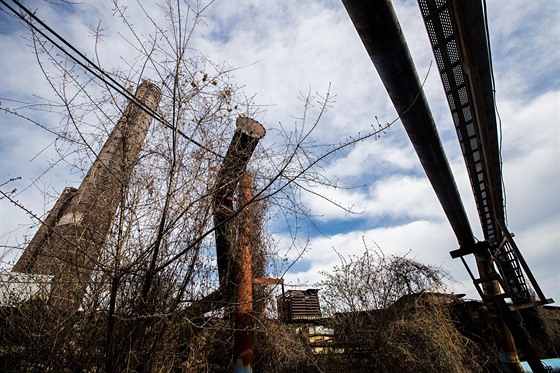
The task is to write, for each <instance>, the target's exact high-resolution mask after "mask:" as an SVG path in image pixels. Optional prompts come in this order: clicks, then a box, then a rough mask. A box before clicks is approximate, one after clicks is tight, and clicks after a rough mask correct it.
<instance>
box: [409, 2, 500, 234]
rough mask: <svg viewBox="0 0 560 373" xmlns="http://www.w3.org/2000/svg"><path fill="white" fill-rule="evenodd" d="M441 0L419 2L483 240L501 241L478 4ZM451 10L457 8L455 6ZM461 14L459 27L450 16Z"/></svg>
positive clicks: (497, 157) (491, 109) (495, 142)
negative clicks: (458, 28)
mask: <svg viewBox="0 0 560 373" xmlns="http://www.w3.org/2000/svg"><path fill="white" fill-rule="evenodd" d="M451 3H452V2H449V3H448V2H447V1H446V0H419V4H420V9H421V11H422V16H423V18H424V22H425V24H426V28H427V30H428V34H429V37H430V42H431V44H432V48H433V51H434V56H435V58H436V61H437V66H438V70H439V73H440V76H441V79H442V83H443V86H444V90H445V93H446V95H447V101H448V103H449V108H450V109H451V114H452V116H453V121H454V124H455V128H456V130H457V136H458V138H459V142H460V144H461V150H462V152H463V156H464V158H465V163H466V166H467V170H468V173H469V178H470V181H471V186H472V189H473V192H474V196H475V201H476V205H477V208H478V214H479V217H480V221H481V224H482V229H483V232H484V236H485V239H486V240H487V241H488V242H490V243H495V242H498V243H499V241H500V240H501V232H500V230H499V227H498V224H501V223H503V221H504V203H503V193H502V184H501V180H502V179H501V165H500V153H499V147H498V135H497V126H496V115H495V107H494V97H493V87H492V75H491V73H492V69H491V64H490V56H489V49H488V40H487V36H486V27H485V22H484V16H483V12H482V11H483V10H482V5H481V3H480V1H465V2H462V3H461V4H460V5H459V7H461V9H454V8H453V6H452V4H451ZM455 8H457V6H455ZM454 12H460V13H461V17H460V19H461V21H459V22H455V23H460V24H461V28H462V29H464V31H465V32H464V33H462V34H458V33H460V32H461V31H458V30H456V28H457V27H455V25H454V23H452V22H453V21H452V17H453V14H454Z"/></svg>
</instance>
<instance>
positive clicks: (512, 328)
mask: <svg viewBox="0 0 560 373" xmlns="http://www.w3.org/2000/svg"><path fill="white" fill-rule="evenodd" d="M342 2H343V3H344V6H345V7H346V10H347V12H348V14H349V15H350V18H351V20H352V22H353V24H354V26H355V27H356V30H357V32H358V34H359V36H360V38H361V40H362V42H363V44H364V46H365V48H366V50H367V52H368V54H369V56H370V58H371V60H372V62H373V63H374V65H375V68H376V69H377V72H378V73H379V75H380V77H381V80H382V81H383V84H384V85H385V88H386V89H387V92H388V94H389V96H390V98H391V100H392V102H393V105H394V106H395V109H396V110H397V113H398V114H399V117H400V119H401V122H402V123H403V126H404V128H405V130H406V132H407V134H408V136H409V138H410V140H411V142H412V145H413V146H414V149H415V151H416V153H417V154H418V157H419V159H420V162H421V163H422V166H423V168H424V170H425V172H426V175H427V176H428V179H429V180H430V183H431V184H432V186H433V188H434V191H435V193H436V195H437V197H438V199H439V201H440V203H441V205H442V207H443V210H444V212H445V214H446V216H447V218H448V220H449V222H450V224H451V227H452V229H453V231H454V233H455V235H456V237H457V241H458V243H459V248H458V249H456V250H453V251H451V256H452V257H453V258H460V259H461V260H462V262H463V264H464V265H465V267H466V269H467V271H468V273H469V275H470V276H471V278H472V280H473V283H474V284H475V286H476V289H477V291H478V293H479V294H480V296H481V298H482V300H483V301H484V302H485V304H486V306H487V308H488V311H489V314H490V316H491V318H492V319H493V321H494V330H495V337H496V339H497V343H498V345H499V346H498V348H499V349H500V351H501V353H500V355H501V356H500V358H501V362H502V364H503V365H504V367H505V368H506V369H507V370H508V371H523V369H522V368H521V367H520V365H519V361H518V360H517V355H516V354H517V349H516V344H517V345H518V346H519V347H520V348H521V349H522V350H523V352H524V354H525V357H526V359H527V361H528V363H529V365H530V366H531V369H532V370H533V371H534V372H544V367H543V365H542V364H541V362H540V360H539V359H538V357H537V356H536V355H535V354H534V352H533V348H532V346H531V345H530V343H529V342H528V340H529V338H528V336H527V334H526V332H525V330H524V329H523V328H522V327H521V324H520V321H519V315H518V311H519V310H522V309H527V308H531V307H534V306H538V305H543V304H547V303H551V302H552V299H547V298H545V296H544V294H543V292H542V291H541V289H540V287H539V285H538V283H537V281H536V280H535V278H534V276H533V274H532V273H531V271H530V269H529V267H528V265H527V263H526V262H525V260H524V259H523V256H522V254H521V252H520V251H519V248H518V247H517V245H516V244H515V242H514V240H513V236H512V234H511V233H510V232H509V231H508V229H507V226H506V221H505V213H504V211H505V206H504V193H503V184H502V170H501V154H500V144H499V136H498V123H497V120H496V107H495V95H494V93H495V90H494V79H493V71H492V59H491V52H490V43H489V37H488V27H487V26H488V25H487V18H486V4H485V1H484V0H418V4H419V7H420V11H421V14H422V18H423V20H424V24H425V26H426V30H427V32H428V35H429V39H430V43H431V46H432V50H433V53H434V57H435V60H436V62H437V68H438V71H439V75H440V78H441V81H442V84H443V87H444V91H445V94H446V98H447V102H448V104H449V109H450V111H451V114H452V117H453V122H454V125H455V129H456V132H457V137H458V140H459V143H460V145H461V150H462V154H463V157H464V160H465V165H466V168H467V171H468V175H469V179H470V184H471V187H472V191H473V194H474V197H475V202H476V206H477V209H478V215H479V219H480V223H481V226H482V231H483V233H484V240H483V241H476V240H475V239H474V235H473V233H472V230H471V226H470V223H469V221H468V219H467V215H466V212H465V209H464V207H463V204H462V201H461V197H460V196H459V192H458V190H457V186H456V184H455V180H454V178H453V175H452V173H451V169H450V166H449V164H448V162H447V158H446V156H445V153H444V151H443V147H442V145H441V140H440V138H439V135H438V132H437V128H436V125H435V122H434V119H433V117H432V114H431V112H430V109H429V107H428V104H427V101H426V99H425V96H424V93H423V90H422V87H421V84H420V81H419V79H418V75H417V73H416V69H415V67H414V64H413V62H412V58H411V56H410V53H409V51H408V47H407V45H406V41H405V40H404V36H403V34H402V31H401V28H400V25H399V23H398V20H397V17H396V15H395V12H394V10H393V8H392V5H391V2H390V0H375V1H373V0H372V1H360V0H343V1H342ZM467 255H474V257H475V260H476V264H477V269H478V275H475V274H474V273H473V271H472V270H471V269H470V268H469V266H468V264H467V262H466V261H465V259H464V257H465V256H467ZM512 356H513V357H512Z"/></svg>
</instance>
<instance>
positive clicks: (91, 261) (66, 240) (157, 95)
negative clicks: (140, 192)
mask: <svg viewBox="0 0 560 373" xmlns="http://www.w3.org/2000/svg"><path fill="white" fill-rule="evenodd" d="M135 97H136V98H137V99H138V100H139V101H141V102H142V103H143V105H144V106H145V107H146V108H148V110H151V111H155V110H157V107H158V105H159V101H160V100H161V91H160V90H159V88H158V87H157V86H156V85H154V84H152V83H150V82H148V81H144V82H143V83H142V84H140V86H139V87H138V90H137V91H136V95H135ZM151 121H152V116H151V115H150V114H148V113H147V112H146V111H145V110H143V109H142V108H140V107H139V106H138V105H137V104H136V103H134V102H130V103H129V104H128V105H127V107H126V109H125V110H124V113H123V116H122V117H121V119H120V120H119V121H118V123H117V125H116V126H115V128H114V129H113V131H112V132H111V135H110V136H109V138H108V139H107V141H106V142H105V144H104V145H103V148H102V149H101V151H100V152H99V154H98V155H97V159H96V160H95V162H94V163H93V164H92V166H91V168H90V170H89V172H88V174H87V175H86V177H85V178H84V180H83V181H82V184H81V185H80V187H79V188H78V190H77V191H75V192H73V196H72V197H71V198H70V199H69V200H68V201H65V204H64V210H63V213H62V214H61V216H57V219H56V223H55V224H54V226H51V227H48V228H49V235H48V236H46V237H45V239H44V240H42V242H41V247H40V248H39V247H30V248H28V249H30V250H34V251H36V253H34V254H33V255H35V256H36V260H35V262H34V263H33V264H32V266H31V267H29V268H27V270H28V273H36V274H49V275H54V276H55V277H54V280H53V288H52V292H51V297H50V301H49V303H50V305H51V306H54V307H56V308H59V309H61V310H65V311H68V312H72V311H75V310H77V309H78V307H79V306H80V302H81V301H82V298H83V296H84V294H85V291H86V287H87V285H88V283H89V280H90V278H91V275H92V272H93V270H94V268H95V267H96V262H97V260H98V258H99V254H100V253H101V250H102V249H103V245H104V244H105V240H106V239H107V235H108V234H109V232H110V230H111V225H112V224H113V220H114V217H115V213H116V211H117V208H118V206H119V204H120V202H121V200H122V197H123V192H124V190H125V189H126V187H127V185H128V182H129V180H130V176H131V173H132V168H133V167H134V164H135V163H136V160H137V158H138V154H139V152H140V150H141V149H142V146H143V144H144V140H145V138H146V135H147V134H148V129H149V127H150V123H151ZM38 234H41V232H38ZM24 256H26V255H25V254H24ZM24 259H25V258H24ZM18 268H19V266H18V265H17V264H16V269H18Z"/></svg>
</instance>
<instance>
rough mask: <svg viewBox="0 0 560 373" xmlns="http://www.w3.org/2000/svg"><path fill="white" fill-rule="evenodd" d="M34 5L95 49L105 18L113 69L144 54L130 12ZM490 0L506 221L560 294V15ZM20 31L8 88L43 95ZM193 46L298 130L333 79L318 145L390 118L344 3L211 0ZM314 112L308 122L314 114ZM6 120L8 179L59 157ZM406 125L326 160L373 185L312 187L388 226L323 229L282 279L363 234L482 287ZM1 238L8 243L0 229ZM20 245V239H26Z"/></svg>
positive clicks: (14, 222)
mask: <svg viewBox="0 0 560 373" xmlns="http://www.w3.org/2000/svg"><path fill="white" fill-rule="evenodd" d="M31 4H32V5H33V4H40V5H41V6H40V7H38V12H37V14H38V15H39V16H40V17H42V18H44V19H45V20H46V21H47V22H48V23H49V24H51V25H52V26H53V27H54V28H55V29H57V30H58V31H60V33H61V34H63V35H64V36H66V37H67V38H68V40H69V41H71V42H72V43H73V44H75V45H77V46H79V48H80V49H81V50H83V51H87V54H88V56H90V57H91V56H93V53H94V47H95V43H94V40H93V39H92V38H91V37H90V36H89V35H88V34H89V31H88V27H87V26H88V24H92V25H94V26H95V25H97V23H98V20H101V21H102V22H101V27H104V28H105V31H104V34H106V35H107V36H106V37H104V39H103V40H102V42H101V43H100V44H99V53H100V59H101V62H102V63H103V65H104V66H105V67H106V68H107V69H108V70H111V69H116V68H122V69H124V70H127V69H129V65H132V64H134V63H136V60H135V59H136V56H137V51H136V50H135V49H134V48H133V47H132V46H131V44H130V43H132V44H136V41H135V40H134V39H133V38H132V37H131V35H130V32H129V31H127V28H126V25H124V24H123V22H122V20H120V19H118V18H117V17H113V16H112V13H113V11H112V9H111V5H109V4H108V3H104V2H88V3H84V4H79V5H76V6H74V5H65V6H64V10H65V11H64V12H63V11H60V9H62V8H60V7H59V8H57V7H55V6H53V5H52V4H49V3H45V2H37V3H31ZM123 4H125V5H126V6H127V7H128V9H127V12H128V14H129V20H130V22H131V23H132V24H133V27H134V28H135V29H136V30H139V32H140V34H142V35H144V36H148V35H150V34H154V27H153V25H151V24H150V22H148V21H147V19H146V16H145V15H144V13H143V12H142V11H141V9H139V8H138V7H137V4H136V3H132V2H130V3H129V2H125V3H123ZM142 4H143V5H144V6H146V7H149V11H148V12H149V14H150V15H151V16H153V17H154V19H161V18H162V17H163V9H162V8H161V7H158V6H157V5H155V4H154V3H153V2H143V3H142ZM488 6H489V16H490V32H491V37H492V47H493V57H494V72H495V75H496V85H497V100H498V108H499V109H500V114H501V116H502V121H503V136H504V140H503V156H504V180H505V184H506V191H507V203H508V212H509V222H510V227H511V229H512V230H514V231H515V232H517V238H518V242H519V243H520V247H521V250H522V251H523V252H524V253H525V255H526V257H527V259H528V261H529V262H530V264H531V265H532V266H533V265H534V267H532V268H533V271H534V272H535V275H536V276H537V279H538V280H539V281H541V284H542V286H543V288H544V290H545V294H547V295H548V296H554V297H555V298H558V299H557V301H560V294H559V293H558V289H559V288H560V286H559V281H560V280H559V275H558V273H560V250H559V246H558V242H560V237H559V236H558V235H559V233H558V232H560V227H559V224H558V222H559V216H560V211H559V210H560V206H559V202H558V201H559V192H558V190H559V186H560V180H559V179H560V177H559V173H560V171H559V169H560V167H559V155H558V149H559V148H560V146H559V134H558V123H559V122H560V117H559V114H558V107H559V105H560V101H559V93H558V82H559V81H558V79H559V78H558V77H559V76H560V68H559V62H558V61H559V60H560V58H559V53H560V52H559V51H558V48H554V46H557V45H558V42H559V39H560V36H559V28H560V26H559V25H560V22H558V17H559V16H558V14H559V11H558V8H557V7H555V5H554V4H552V5H551V4H547V3H546V2H535V3H534V4H532V6H531V7H527V5H526V4H525V3H523V2H514V1H511V2H508V1H505V2H503V1H502V2H489V4H488ZM395 7H396V12H397V15H398V17H399V19H400V22H401V25H402V28H403V32H404V34H405V37H406V38H407V42H408V45H409V47H410V49H411V53H412V55H413V58H414V61H415V63H416V64H417V69H418V74H419V76H420V78H421V80H423V79H424V77H426V74H427V72H428V69H429V66H430V61H431V60H432V59H433V56H432V53H431V50H430V48H429V45H428V39H427V36H426V32H425V28H424V26H423V24H422V22H421V18H420V13H419V10H418V7H417V4H416V2H406V1H397V2H395ZM184 17H185V19H186V14H185V15H184ZM528 19H530V21H525V20H528ZM21 32H23V31H21V30H19V31H18V32H15V33H13V34H11V33H4V34H2V35H0V48H2V51H6V50H9V51H10V53H9V54H8V53H0V56H1V58H0V63H1V69H0V74H1V76H0V78H1V86H0V87H1V88H0V92H1V94H0V97H13V96H14V95H17V96H18V97H19V96H21V97H25V96H28V95H31V94H33V93H35V94H39V95H41V96H44V97H48V96H49V95H50V94H51V89H50V87H49V86H48V84H47V83H46V82H45V81H44V79H42V78H41V73H40V71H39V70H38V69H37V66H36V65H35V62H34V61H33V60H32V58H31V57H32V51H31V50H30V49H29V48H27V47H26V46H25V45H24V43H22V41H21V39H20V37H19V33H21ZM120 35H122V36H120ZM162 42H163V41H162ZM191 46H192V47H193V49H192V50H189V53H192V55H193V56H197V55H198V54H199V53H201V54H203V55H205V56H207V57H208V58H209V59H210V60H212V61H214V62H216V63H219V64H220V63H222V62H224V61H225V63H226V64H227V65H228V66H234V67H242V66H244V67H243V68H241V69H239V70H236V71H234V80H235V82H236V83H237V84H238V85H240V86H243V87H244V91H245V92H246V94H247V96H252V95H253V94H256V103H257V104H260V105H263V108H266V111H264V112H262V113H261V114H260V115H261V117H260V118H258V119H259V120H260V121H262V122H263V123H264V124H265V126H267V127H268V128H269V129H272V128H277V126H278V123H279V122H282V123H283V124H284V125H285V126H286V127H290V126H291V125H292V124H293V122H295V121H297V119H295V117H300V116H301V115H302V104H301V102H300V101H299V100H298V96H299V93H300V92H301V93H303V94H307V93H308V92H310V93H311V94H315V92H319V93H325V91H326V90H327V87H328V86H329V83H331V84H332V88H331V90H332V93H333V94H335V95H336V102H335V106H334V107H333V108H329V110H328V111H327V113H326V114H325V116H324V117H323V118H322V120H321V122H320V123H319V126H318V128H317V131H316V132H315V134H314V137H313V140H314V141H317V142H318V143H325V142H339V141H341V140H343V139H345V138H347V137H348V136H355V135H356V134H357V133H358V132H361V133H365V132H367V131H369V130H371V125H376V119H375V116H377V117H378V118H379V121H380V122H381V123H383V124H384V123H386V122H391V121H392V120H393V119H394V118H395V117H396V115H395V111H394V109H393V107H392V105H391V103H390V101H389V100H388V96H387V93H386V92H385V89H384V88H383V86H382V85H381V83H380V80H379V77H378V75H377V73H376V71H375V69H374V67H373V64H372V63H371V61H370V60H369V58H368V56H367V53H366V51H365V49H364V47H363V45H362V43H361V41H360V39H359V37H358V36H357V33H356V31H355V29H354V27H353V25H352V23H351V21H350V19H349V17H348V15H347V14H346V12H345V10H344V8H343V6H342V4H341V3H339V2H336V3H332V2H322V1H306V2H271V1H235V2H233V1H222V2H215V3H214V4H213V5H212V6H210V7H209V8H208V9H207V13H206V16H205V17H204V18H203V20H202V22H201V24H200V25H199V26H198V29H197V30H196V31H195V34H194V36H193V40H192V44H191ZM425 90H426V96H427V98H428V101H429V103H430V105H431V108H432V110H433V114H434V118H435V119H436V122H437V125H438V128H439V130H440V132H441V134H442V138H443V143H444V147H445V149H446V152H447V154H448V158H449V159H450V162H451V165H452V168H453V171H454V174H455V176H456V179H457V185H458V188H459V190H460V192H461V195H462V196H463V199H464V204H465V207H466V209H467V212H468V215H469V218H470V221H471V224H472V225H473V230H474V231H475V234H476V235H477V236H478V237H480V233H479V232H480V228H479V227H478V217H477V212H476V208H475V206H474V201H473V198H472V195H471V191H470V185H469V182H468V178H467V175H466V171H465V167H464V163H463V160H462V157H461V154H460V149H459V146H458V144H457V138H456V135H455V133H454V129H453V125H452V122H451V118H450V115H449V109H448V108H447V104H446V102H445V97H444V95H443V93H442V92H443V91H442V88H441V82H440V79H439V76H438V74H437V72H436V70H435V66H432V67H431V71H430V74H429V75H428V76H427V78H426V84H425ZM309 114H310V120H313V119H314V115H316V114H317V112H316V111H312V112H310V113H309ZM9 120H10V119H7V117H6V116H4V115H3V116H1V117H0V121H1V123H0V125H1V128H2V137H3V141H6V142H10V143H11V145H12V147H11V148H10V152H9V153H8V152H7V148H5V149H4V148H3V149H0V155H1V156H2V157H1V159H2V165H1V174H2V179H5V178H6V177H7V176H8V175H12V174H14V172H16V171H18V170H19V171H20V172H19V174H23V173H24V174H25V178H26V179H27V180H29V179H31V178H36V177H37V176H38V173H40V172H42V170H44V169H45V167H47V166H48V160H49V159H51V158H52V157H50V156H46V155H45V156H44V157H40V158H38V159H35V160H34V161H33V162H31V163H28V162H27V160H28V159H29V158H30V155H31V156H32V152H28V151H27V148H32V149H33V151H37V149H39V148H40V147H42V146H44V145H45V143H46V142H48V140H47V138H46V137H43V136H44V134H43V132H42V131H35V130H34V129H33V128H29V127H21V129H20V127H17V128H18V130H17V131H13V128H12V127H9V126H11V123H10V122H9ZM400 126H401V125H400V123H398V122H397V123H395V124H394V125H393V128H391V129H390V130H389V131H388V134H387V135H385V136H382V137H381V138H380V139H379V140H377V141H374V140H372V139H370V140H368V141H365V142H360V143H358V144H357V145H356V146H354V147H353V148H351V149H348V150H346V151H345V152H342V153H340V155H335V156H333V157H332V158H329V159H328V160H327V164H325V165H324V168H325V170H324V172H325V175H326V176H329V177H331V178H332V179H334V180H336V179H339V182H340V184H342V185H361V184H366V186H365V187H364V188H360V189H351V190H345V189H341V188H339V189H336V190H322V189H320V188H317V189H316V191H317V192H319V193H321V194H324V195H326V196H328V197H330V198H332V199H334V200H335V201H338V202H340V203H341V204H342V205H343V206H352V205H354V206H355V207H356V209H357V210H358V211H361V210H363V209H365V213H364V214H363V215H360V216H358V217H357V219H355V220H360V221H362V222H363V221H364V220H366V221H367V220H369V221H373V222H376V223H379V221H380V219H384V218H387V222H386V225H388V226H384V227H383V228H379V227H376V226H372V227H369V228H367V229H364V228H363V226H361V227H360V229H359V230H355V229H352V228H349V229H348V231H346V232H345V233H341V234H336V235H333V236H332V237H331V238H324V237H323V238H317V237H315V236H314V234H313V233H310V234H311V236H312V241H311V245H312V248H311V250H310V251H309V252H308V253H307V254H306V255H305V257H304V259H305V260H306V261H309V263H310V268H309V269H308V270H305V271H304V272H301V273H288V274H287V275H286V279H287V280H288V281H295V280H296V278H299V279H300V280H301V281H308V282H315V281H317V280H318V279H319V276H318V271H319V270H328V269H329V268H331V267H332V265H334V264H335V263H337V262H338V257H337V256H336V253H334V251H333V250H332V249H331V248H332V247H333V246H334V247H335V248H336V249H337V251H339V252H341V253H344V254H345V255H347V254H351V253H358V252H359V251H361V250H362V241H361V240H362V238H361V237H362V236H364V237H365V239H366V242H371V241H372V240H373V241H375V242H377V243H378V244H379V245H380V247H381V248H382V249H383V250H386V252H387V253H393V252H401V253H402V252H406V251H407V250H411V253H410V255H411V256H412V257H415V258H417V259H419V260H421V261H425V262H427V263H430V264H436V265H442V266H444V267H445V268H448V269H449V270H450V271H452V272H453V275H454V276H456V277H457V278H458V279H460V280H461V281H463V282H464V283H465V286H464V287H462V286H460V285H458V287H457V289H466V290H467V291H468V292H469V295H471V296H474V288H473V286H472V285H470V284H469V283H468V281H467V280H466V271H465V270H464V269H462V266H461V263H460V261H457V260H455V261H453V260H451V259H450V257H449V254H448V251H450V250H453V249H455V248H456V240H455V238H454V237H453V234H452V231H451V228H450V227H449V224H448V223H447V221H446V220H445V218H444V215H443V211H442V209H441V207H440V206H439V204H438V202H437V199H436V197H435V195H434V193H433V190H432V189H431V187H430V185H429V183H428V181H427V180H426V179H425V177H424V176H423V171H421V169H420V166H419V162H418V160H417V159H416V156H415V154H414V152H413V150H412V147H411V145H410V144H409V141H408V139H406V135H405V133H404V131H403V130H402V128H400ZM269 133H270V134H272V133H273V131H269ZM23 138H24V139H25V141H22V140H21V139H23ZM4 139H5V140H4ZM274 141H277V140H276V138H275V137H274V136H268V137H267V138H265V139H264V140H263V144H264V145H265V146H268V145H271V144H272V143H273V142H274ZM67 179H72V177H70V176H68V175H64V174H58V173H52V174H51V173H50V174H48V179H44V181H42V182H43V183H44V184H42V185H41V188H44V187H47V188H48V189H50V190H53V189H56V190H57V191H60V190H61V189H62V187H63V186H64V185H65V184H66V183H67ZM2 181H3V180H2ZM74 181H75V180H74ZM20 198H21V200H22V201H24V202H25V203H26V204H27V205H29V206H31V207H32V208H33V209H34V210H39V211H44V209H45V208H46V209H48V207H49V206H44V205H43V200H42V199H40V198H38V195H37V194H29V195H21V197H20ZM304 198H305V201H306V202H308V204H309V206H310V207H311V208H312V211H313V213H317V214H320V215H321V219H320V220H321V221H322V222H328V221H333V220H335V219H352V217H348V216H346V214H345V212H343V211H340V210H338V209H336V208H334V207H333V206H331V205H326V203H325V202H324V200H322V199H318V198H316V197H313V196H305V197H304ZM0 207H1V208H2V211H1V214H2V222H1V231H2V235H4V234H5V233H6V232H11V231H12V230H13V229H14V228H16V227H17V226H18V225H21V224H28V223H29V222H30V220H29V218H25V217H24V215H25V214H22V213H21V212H18V211H16V210H17V209H14V208H13V207H11V206H9V205H7V204H6V201H1V202H0ZM0 237H2V240H5V236H0ZM16 240H19V241H21V234H20V235H19V236H18V237H17V238H16ZM0 243H2V242H0ZM533 263H534V264H533ZM540 274H543V277H542V278H541V277H540V276H539V275H540ZM457 291H460V290H457ZM461 291H465V290H461Z"/></svg>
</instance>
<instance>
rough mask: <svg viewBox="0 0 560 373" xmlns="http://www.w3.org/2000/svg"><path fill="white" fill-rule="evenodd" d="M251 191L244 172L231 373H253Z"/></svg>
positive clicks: (240, 195)
mask: <svg viewBox="0 0 560 373" xmlns="http://www.w3.org/2000/svg"><path fill="white" fill-rule="evenodd" d="M252 190H253V178H252V176H251V174H249V173H248V172H246V173H245V174H244V175H243V177H242V178H241V181H240V182H239V199H238V206H245V208H244V209H243V211H242V212H241V214H240V215H239V218H240V219H239V226H238V232H239V245H238V247H237V249H238V253H237V255H236V256H237V261H236V265H237V270H236V272H237V286H236V292H235V293H236V294H235V295H236V296H235V301H236V304H237V306H236V308H235V313H234V321H235V332H234V335H233V364H234V365H233V371H234V373H241V372H246V373H249V372H252V366H253V343H254V342H253V282H252V280H253V260H252V257H251V252H252V250H253V237H254V232H253V229H254V228H253V220H254V214H253V206H252V205H251V204H249V202H250V201H251V199H252V198H253V195H252Z"/></svg>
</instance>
